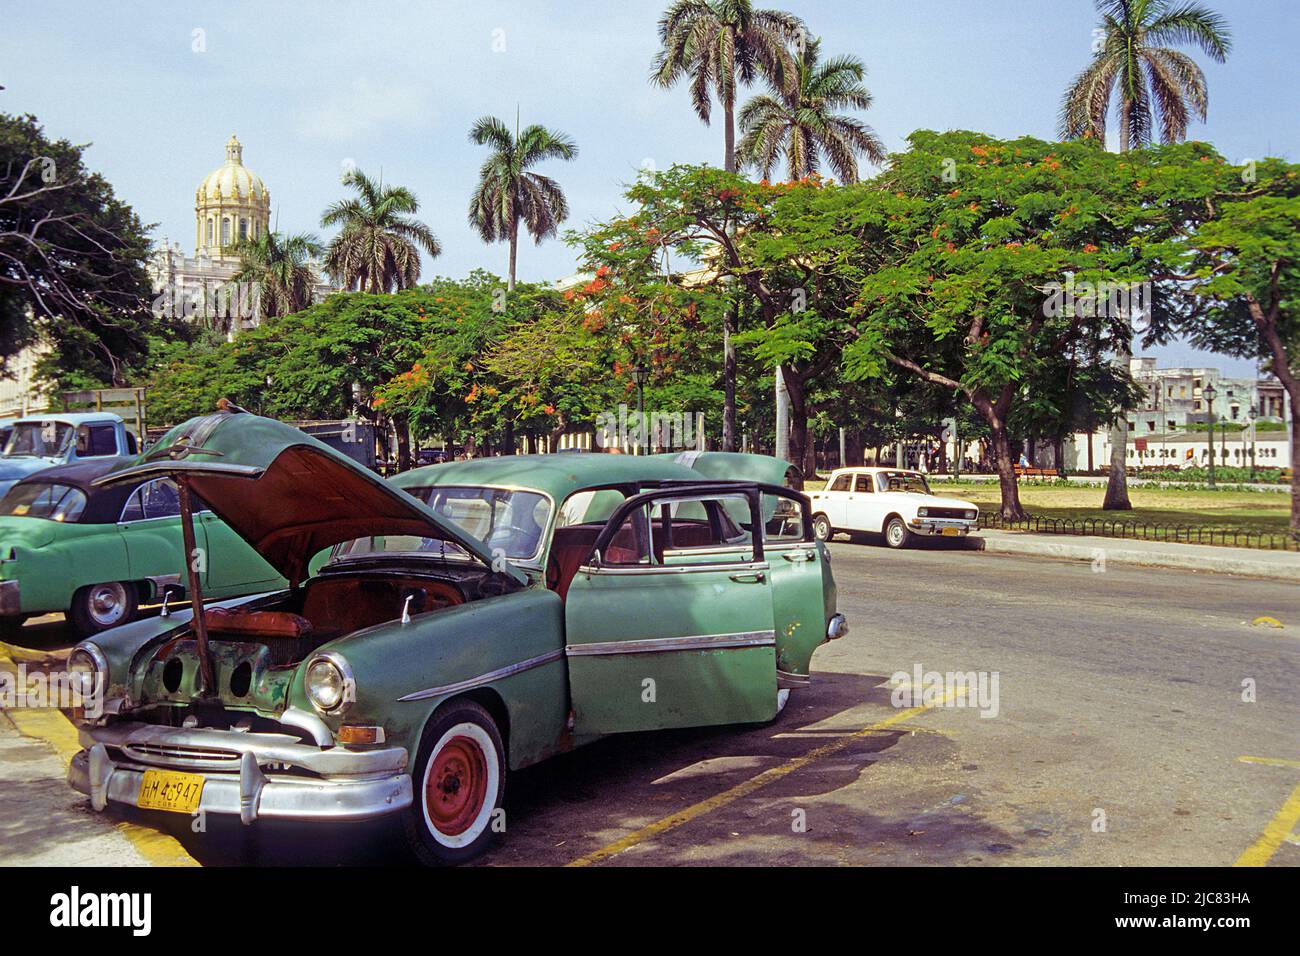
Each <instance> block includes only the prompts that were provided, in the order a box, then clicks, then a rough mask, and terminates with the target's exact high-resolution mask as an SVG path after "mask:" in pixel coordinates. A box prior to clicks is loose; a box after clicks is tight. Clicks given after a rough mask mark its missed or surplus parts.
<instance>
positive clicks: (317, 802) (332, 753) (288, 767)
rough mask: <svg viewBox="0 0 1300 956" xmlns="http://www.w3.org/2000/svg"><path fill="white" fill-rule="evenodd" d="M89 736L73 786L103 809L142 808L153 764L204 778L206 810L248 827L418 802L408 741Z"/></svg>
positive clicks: (143, 731)
mask: <svg viewBox="0 0 1300 956" xmlns="http://www.w3.org/2000/svg"><path fill="white" fill-rule="evenodd" d="M80 736H81V744H82V746H83V747H85V748H86V749H85V750H82V751H81V752H80V753H78V754H77V755H76V756H75V757H73V758H72V764H71V766H69V768H68V783H69V784H71V785H72V787H73V789H74V790H78V791H80V792H81V793H84V794H86V795H87V796H89V797H90V803H91V806H92V807H94V809H96V810H103V809H104V808H105V807H106V806H108V804H109V803H110V802H112V803H119V804H125V805H128V806H136V805H137V803H138V801H139V797H140V785H141V782H142V781H143V779H144V774H145V771H147V770H178V771H183V772H186V773H196V774H198V775H200V776H202V777H203V778H204V783H203V794H202V796H201V798H200V800H199V811H200V812H204V813H223V814H230V815H231V816H238V817H239V819H240V821H241V822H243V823H244V824H246V825H247V824H250V823H252V822H253V821H254V820H259V819H263V818H266V819H280V820H323V821H330V822H348V821H354V820H368V819H370V818H372V817H377V816H382V815H383V814H387V813H393V812H394V811H397V810H402V809H404V808H406V807H408V806H410V804H411V794H412V791H411V775H410V774H409V773H407V772H406V764H407V754H406V751H405V750H404V749H402V748H400V747H390V748H385V749H383V750H367V751H357V750H347V749H345V748H343V747H330V748H326V749H322V748H319V747H314V746H311V745H309V744H304V743H300V742H298V740H297V738H294V737H290V736H289V735H288V734H262V733H241V732H238V731H231V730H206V729H197V728H196V729H184V728H176V727H161V726H156V725H152V724H141V723H128V722H123V723H117V724H111V725H107V726H102V727H89V726H83V727H82V728H81V735H80ZM110 750H111V751H112V754H110ZM218 768H220V769H218ZM294 770H297V771H299V773H293V772H292V771H294ZM301 771H306V772H308V773H309V774H311V775H304V774H303V773H301Z"/></svg>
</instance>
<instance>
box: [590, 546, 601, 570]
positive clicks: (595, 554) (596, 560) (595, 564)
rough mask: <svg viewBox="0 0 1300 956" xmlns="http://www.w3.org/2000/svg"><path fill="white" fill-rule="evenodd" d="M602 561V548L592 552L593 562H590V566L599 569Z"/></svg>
mask: <svg viewBox="0 0 1300 956" xmlns="http://www.w3.org/2000/svg"><path fill="white" fill-rule="evenodd" d="M601 560H602V555H601V553H600V548H597V549H596V550H595V551H593V552H591V560H590V561H589V562H588V564H590V565H591V566H592V567H593V568H599V567H600V562H601Z"/></svg>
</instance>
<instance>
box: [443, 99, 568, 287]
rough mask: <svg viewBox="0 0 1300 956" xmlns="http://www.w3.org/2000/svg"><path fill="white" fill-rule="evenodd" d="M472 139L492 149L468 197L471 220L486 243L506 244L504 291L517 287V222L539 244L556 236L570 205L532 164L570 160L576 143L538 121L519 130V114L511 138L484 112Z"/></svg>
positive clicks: (472, 130)
mask: <svg viewBox="0 0 1300 956" xmlns="http://www.w3.org/2000/svg"><path fill="white" fill-rule="evenodd" d="M469 138H470V142H473V143H476V144H478V145H479V146H488V147H491V149H492V153H491V155H489V156H488V158H487V160H486V161H485V162H484V163H483V168H482V169H480V170H479V177H478V186H477V188H476V189H475V190H474V197H473V198H472V199H471V200H470V201H469V224H470V225H471V226H473V227H474V228H475V229H477V230H478V234H479V235H480V236H482V237H483V241H484V242H501V241H503V240H504V241H506V242H509V243H510V277H509V280H508V282H507V286H506V287H507V289H509V291H511V292H513V291H514V288H515V263H516V260H517V259H518V255H519V224H520V223H521V222H522V223H523V224H524V227H525V228H526V229H527V230H528V232H529V234H531V235H532V237H533V241H534V242H536V243H538V244H539V245H540V244H541V241H542V240H543V239H546V238H549V237H550V236H553V235H555V230H556V227H557V226H558V225H559V224H560V223H562V222H564V220H565V219H567V218H568V216H569V203H568V200H566V199H565V198H564V191H563V190H562V189H560V184H559V183H557V182H556V181H555V180H554V179H551V178H550V177H549V176H543V175H542V174H541V173H530V172H529V171H528V169H529V167H530V166H535V165H536V164H537V163H540V162H543V161H544V160H548V159H565V160H569V159H573V158H574V157H575V156H577V155H578V146H577V144H576V143H574V142H573V140H571V139H570V138H569V137H568V136H567V135H565V134H564V133H561V132H558V131H557V132H552V131H551V130H548V129H547V128H546V127H545V126H538V125H536V124H534V125H532V126H529V127H528V128H527V129H525V130H524V131H523V132H522V133H521V132H519V121H518V118H516V120H515V133H514V135H513V136H512V135H511V133H510V130H509V129H508V128H507V127H506V124H505V123H503V122H501V120H499V119H497V118H496V117H495V116H484V117H481V118H480V119H479V121H478V122H477V123H475V124H474V126H473V128H471V129H470V131H469Z"/></svg>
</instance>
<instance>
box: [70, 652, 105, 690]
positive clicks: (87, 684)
mask: <svg viewBox="0 0 1300 956" xmlns="http://www.w3.org/2000/svg"><path fill="white" fill-rule="evenodd" d="M68 674H69V675H70V676H71V678H72V686H73V687H75V688H76V690H77V693H79V694H80V695H81V696H82V697H83V698H85V697H90V696H91V695H93V694H95V693H96V692H97V691H98V690H99V689H100V688H101V687H102V686H103V681H105V680H106V679H107V678H108V662H107V661H106V660H105V659H104V654H103V652H102V651H101V650H100V649H99V648H98V647H96V646H95V645H94V644H78V645H77V646H76V647H74V648H73V649H72V653H71V654H69V655H68Z"/></svg>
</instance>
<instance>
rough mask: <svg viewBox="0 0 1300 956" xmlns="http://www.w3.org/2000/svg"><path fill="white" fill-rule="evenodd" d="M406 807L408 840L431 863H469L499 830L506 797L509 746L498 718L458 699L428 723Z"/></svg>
mask: <svg viewBox="0 0 1300 956" xmlns="http://www.w3.org/2000/svg"><path fill="white" fill-rule="evenodd" d="M413 778H414V784H415V788H414V789H415V799H414V801H413V802H412V804H411V806H410V808H409V809H408V810H407V811H406V815H405V818H404V824H405V826H404V829H405V831H406V842H407V845H408V846H409V847H410V848H411V851H412V852H413V853H414V854H415V856H416V858H417V859H418V860H419V861H420V862H421V863H423V864H425V865H426V866H446V865H449V864H455V863H464V862H466V861H468V860H471V859H473V858H474V857H476V856H478V855H479V854H480V853H482V852H483V851H484V850H485V849H487V847H488V845H489V844H490V843H491V842H492V839H493V838H494V837H495V836H496V834H497V832H498V830H499V829H500V827H499V826H496V825H495V824H496V823H497V820H496V819H495V818H496V816H497V810H498V809H499V808H500V806H501V801H502V800H503V799H504V798H505V790H506V764H505V747H504V746H503V745H502V743H501V732H500V731H499V730H498V729H497V725H496V721H495V720H493V719H492V715H491V714H489V713H488V712H487V710H485V709H484V708H483V707H481V706H479V705H478V704H476V703H474V702H473V701H468V700H463V701H453V702H452V703H450V704H446V705H444V706H443V707H442V708H440V709H439V710H438V711H436V712H435V713H434V715H433V717H432V718H431V719H430V721H429V725H428V727H426V728H425V731H424V738H423V740H422V741H421V743H420V752H419V757H418V759H417V760H416V762H415V769H414V772H413Z"/></svg>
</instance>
